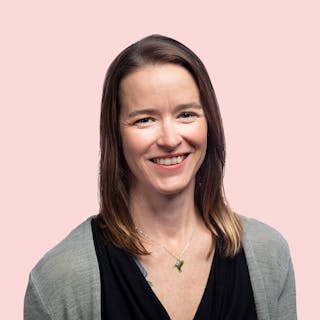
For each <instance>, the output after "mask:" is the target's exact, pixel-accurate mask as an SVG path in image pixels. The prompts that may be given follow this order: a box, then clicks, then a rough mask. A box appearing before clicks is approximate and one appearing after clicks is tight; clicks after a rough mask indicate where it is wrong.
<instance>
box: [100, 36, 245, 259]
mask: <svg viewBox="0 0 320 320" xmlns="http://www.w3.org/2000/svg"><path fill="white" fill-rule="evenodd" d="M164 63H174V64H178V65H180V66H182V67H184V68H186V69H187V70H188V71H189V72H190V73H191V75H192V76H193V78H194V80H195V82H196V84H197V86H198V88H199V92H200V99H201V103H202V106H203V109H204V112H205V116H206V120H207V123H208V140H207V152H206V156H205V159H204V161H203V163H202V165H201V167H200V169H199V171H198V173H197V176H196V186H195V202H196V205H197V208H198V209H199V212H200V213H201V215H202V218H203V220H204V222H205V224H206V226H207V228H208V229H209V230H210V231H211V233H212V236H213V237H215V238H216V240H217V244H218V245H219V248H220V249H221V250H222V252H223V253H224V255H225V256H230V257H232V256H234V255H235V254H236V253H237V252H238V251H239V249H240V247H241V235H242V226H241V223H240V219H239V217H238V216H237V214H235V213H234V212H233V211H232V210H231V209H230V207H229V206H228V203H227V201H226V198H225V196H224V189H223V173H224V165H225V138H224V131H223V126H222V119H221V115H220V110H219V106H218V103H217V99H216V95H215V92H214V89H213V86H212V84H211V81H210V78H209V75H208V73H207V70H206V68H205V66H204V65H203V63H202V62H201V60H200V59H199V58H198V57H197V56H196V55H195V54H194V53H193V52H192V51H191V50H190V49H189V48H187V47H186V46H184V45H183V44H182V43H180V42H178V41H176V40H174V39H171V38H168V37H165V36H161V35H151V36H148V37H146V38H143V39H142V40H140V41H138V42H136V43H134V44H132V45H130V46H129V47H128V48H126V49H125V50H123V51H122V52H121V53H120V54H119V55H118V56H117V57H116V58H115V60H114V61H113V62H112V63H111V65H110V67H109V69H108V71H107V74H106V77H105V81H104V86H103V95H102V104H101V117H100V152H101V158H100V175H99V187H100V212H99V216H98V219H99V223H100V226H101V228H102V230H103V233H104V236H105V238H106V240H107V241H109V242H111V243H112V244H114V245H115V246H117V247H120V248H122V249H124V250H127V251H129V252H130V253H132V254H135V255H139V254H147V251H146V250H145V249H144V247H143V245H142V243H141V241H140V240H139V235H138V233H137V231H136V229H135V227H134V224H133V220H132V217H131V215H130V210H129V203H128V201H129V184H128V177H127V173H128V168H127V164H126V161H125V159H124V155H123V152H122V146H121V138H120V130H119V112H120V103H119V86H120V82H121V80H122V79H123V78H124V77H125V76H127V75H128V74H130V73H132V72H134V71H136V70H137V69H139V68H141V67H143V66H146V65H148V64H150V65H154V64H164Z"/></svg>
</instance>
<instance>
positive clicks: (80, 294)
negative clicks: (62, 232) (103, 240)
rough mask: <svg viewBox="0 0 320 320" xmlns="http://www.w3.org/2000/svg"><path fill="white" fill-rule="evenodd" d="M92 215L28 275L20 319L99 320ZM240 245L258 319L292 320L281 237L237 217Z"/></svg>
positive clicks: (289, 270)
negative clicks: (243, 253)
mask: <svg viewBox="0 0 320 320" xmlns="http://www.w3.org/2000/svg"><path fill="white" fill-rule="evenodd" d="M91 218H92V217H90V218H88V219H87V220H86V221H84V222H83V223H82V224H80V225H79V226H78V227H77V228H75V229H74V230H73V231H72V232H71V233H70V234H69V235H68V236H67V237H66V238H65V239H64V240H62V241H61V242H60V243H59V244H58V245H57V246H55V247H54V248H53V249H51V250H50V251H49V252H48V253H47V254H45V256H44V257H43V258H42V259H41V260H40V261H39V262H38V264H37V265H36V266H35V267H34V269H33V270H32V271H31V273H30V278H29V283H28V287H27V291H26V294H25V300H24V319H25V320H47V319H50V320H71V319H74V320H81V319H83V320H88V319H94V320H95V319H97V320H99V319H101V314H100V311H101V310H100V309H101V308H100V307H101V301H100V300H101V296H100V273H99V266H98V261H97V256H96V252H95V248H94V243H93V238H92V230H91V223H90V221H91ZM241 220H242V223H243V227H244V237H243V241H242V244H243V248H244V252H245V256H246V259H247V263H248V269H249V274H250V279H251V284H252V288H253V293H254V300H255V304H256V310H257V315H258V319H259V320H285V319H287V320H294V319H296V318H297V316H296V294H295V280H294V272H293V267H292V262H291V258H290V253H289V248H288V245H287V242H286V240H285V239H284V238H283V237H282V236H281V235H280V233H279V232H278V231H276V230H275V229H273V228H271V227H269V226H267V225H266V224H263V223H261V222H259V221H257V220H254V219H249V218H245V217H243V216H241Z"/></svg>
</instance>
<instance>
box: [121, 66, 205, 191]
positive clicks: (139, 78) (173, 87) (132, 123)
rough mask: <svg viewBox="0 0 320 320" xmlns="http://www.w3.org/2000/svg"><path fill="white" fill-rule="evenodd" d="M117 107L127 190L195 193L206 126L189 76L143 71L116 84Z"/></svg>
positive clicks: (167, 69) (171, 69)
mask: <svg viewBox="0 0 320 320" xmlns="http://www.w3.org/2000/svg"><path fill="white" fill-rule="evenodd" d="M120 102H121V109H120V133H121V139H122V147H123V153H124V157H125V159H126V161H127V164H128V167H129V170H130V173H129V177H130V178H129V179H130V187H131V188H136V190H139V191H140V192H147V191H148V192H149V191H154V192H158V193H161V194H174V193H178V192H180V191H182V190H185V189H186V188H194V183H195V176H196V173H197V171H198V169H199V167H200V166H201V164H202V161H203V159H204V157H205V153H206V147H207V121H206V118H205V115H204V111H203V108H202V106H201V103H200V96H199V90H198V87H197V85H196V83H195V81H194V79H193V78H192V76H191V74H190V73H189V72H188V71H187V70H186V69H185V68H183V67H181V66H179V65H175V64H161V65H147V66H145V67H143V68H141V69H139V70H137V71H135V72H133V73H131V74H129V75H128V76H126V77H125V78H124V79H123V80H122V81H121V83H120Z"/></svg>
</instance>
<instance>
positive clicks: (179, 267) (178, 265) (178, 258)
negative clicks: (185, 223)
mask: <svg viewBox="0 0 320 320" xmlns="http://www.w3.org/2000/svg"><path fill="white" fill-rule="evenodd" d="M194 229H195V228H194V227H193V230H192V233H191V236H190V238H189V239H188V240H187V241H186V243H185V245H184V247H183V249H182V251H181V252H180V254H178V255H176V254H174V253H172V252H171V251H170V250H169V249H168V248H167V247H165V246H164V245H163V244H161V243H159V242H157V241H155V240H153V239H152V238H150V237H149V236H148V235H147V234H146V233H144V232H143V231H142V230H140V229H139V228H138V227H136V230H137V231H138V232H139V233H140V234H141V235H142V236H143V237H144V238H146V239H148V240H150V241H151V242H153V243H155V244H157V245H158V246H160V247H161V248H163V249H164V250H165V251H166V252H167V253H168V254H170V256H172V257H173V258H175V259H176V263H175V264H174V267H175V268H177V270H178V271H179V272H182V266H183V264H184V260H182V259H181V256H182V255H183V254H184V253H185V252H186V251H187V249H188V247H189V246H190V242H191V240H192V237H193V233H194Z"/></svg>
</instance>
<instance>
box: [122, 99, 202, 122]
mask: <svg viewBox="0 0 320 320" xmlns="http://www.w3.org/2000/svg"><path fill="white" fill-rule="evenodd" d="M191 108H193V109H202V106H201V105H200V104H198V103H193V102H192V103H182V104H179V105H177V106H175V108H174V111H175V112H179V111H182V110H185V109H191ZM157 114H159V110H158V109H155V108H145V109H139V110H134V111H132V112H130V113H129V114H128V118H133V117H135V116H139V115H157Z"/></svg>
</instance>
